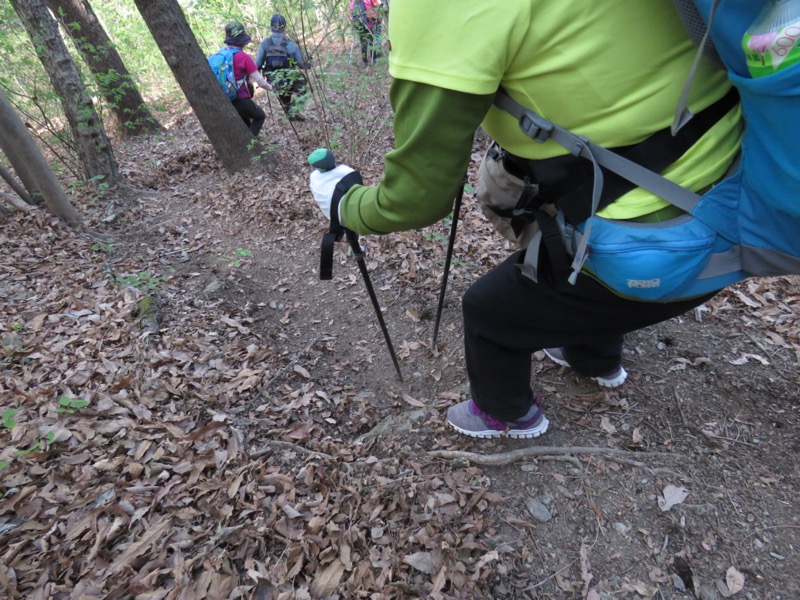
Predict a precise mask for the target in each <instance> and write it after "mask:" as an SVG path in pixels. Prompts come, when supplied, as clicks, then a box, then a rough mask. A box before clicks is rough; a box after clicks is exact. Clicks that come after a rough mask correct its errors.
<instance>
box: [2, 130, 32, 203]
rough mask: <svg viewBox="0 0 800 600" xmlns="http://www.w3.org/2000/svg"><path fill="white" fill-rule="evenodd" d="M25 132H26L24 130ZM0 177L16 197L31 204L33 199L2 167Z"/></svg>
mask: <svg viewBox="0 0 800 600" xmlns="http://www.w3.org/2000/svg"><path fill="white" fill-rule="evenodd" d="M26 131H27V130H26ZM0 177H2V178H3V180H4V181H5V182H6V183H7V184H8V185H9V187H10V188H11V189H12V190H14V191H15V192H16V193H17V196H19V197H20V198H22V199H23V200H24V201H25V203H27V204H33V198H31V197H30V195H29V194H28V192H26V191H25V188H24V187H22V186H21V185H20V184H19V183H17V180H16V179H14V176H13V175H12V174H11V173H9V172H8V171H7V170H5V169H4V168H3V167H0Z"/></svg>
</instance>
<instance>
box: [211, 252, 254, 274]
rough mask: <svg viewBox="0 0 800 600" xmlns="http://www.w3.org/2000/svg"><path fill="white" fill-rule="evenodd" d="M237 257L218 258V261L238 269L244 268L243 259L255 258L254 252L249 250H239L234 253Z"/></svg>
mask: <svg viewBox="0 0 800 600" xmlns="http://www.w3.org/2000/svg"><path fill="white" fill-rule="evenodd" d="M234 254H235V255H236V257H234V258H231V257H229V256H220V257H218V258H217V260H218V261H220V262H224V263H227V264H228V265H229V266H230V267H232V268H234V269H238V268H239V267H241V266H242V260H241V259H242V258H247V257H250V256H253V251H252V250H248V249H247V248H237V249H236V251H235V252H234Z"/></svg>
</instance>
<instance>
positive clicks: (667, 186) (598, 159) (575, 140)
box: [494, 88, 700, 284]
mask: <svg viewBox="0 0 800 600" xmlns="http://www.w3.org/2000/svg"><path fill="white" fill-rule="evenodd" d="M494 105H495V106H497V107H498V108H500V109H502V110H505V111H507V112H509V113H511V114H512V115H514V117H516V118H517V121H518V122H519V126H520V129H522V132H523V133H524V134H525V135H526V136H528V137H529V138H531V139H532V140H534V141H536V142H540V143H544V142H546V141H547V140H552V141H554V142H555V143H556V144H558V145H559V146H561V147H562V148H565V149H566V150H567V151H568V152H569V153H570V154H572V155H573V156H579V157H582V158H585V159H587V160H589V161H590V162H591V163H592V170H593V174H594V177H593V182H592V200H591V208H590V213H589V217H590V218H589V219H588V221H587V225H586V230H585V231H584V233H583V237H582V238H581V240H580V243H579V245H578V247H577V248H576V249H575V255H574V258H573V261H572V264H571V265H570V267H571V269H572V273H571V275H570V276H569V282H570V283H573V284H574V283H575V281H576V279H577V277H578V273H580V271H581V269H582V268H583V264H584V263H585V262H586V259H587V258H588V246H589V236H590V234H591V230H592V219H591V217H592V216H594V214H595V212H597V209H598V207H599V206H600V195H601V193H602V191H603V171H602V170H601V169H600V167H601V166H603V167H605V168H606V169H609V170H610V171H613V172H614V173H617V174H618V175H621V176H622V177H624V178H625V179H628V180H629V181H632V182H633V183H635V184H636V185H637V186H639V187H643V188H645V189H646V190H648V191H650V192H652V193H653V194H655V195H656V196H659V197H661V198H664V199H665V200H667V201H668V202H669V203H670V204H672V205H674V206H677V207H678V208H681V209H683V210H684V211H686V212H687V213H688V212H692V210H693V209H694V207H695V206H696V205H697V203H698V202H699V201H700V196H699V195H698V194H696V193H695V192H692V191H691V190H688V189H686V188H684V187H683V186H680V185H678V184H677V183H674V182H672V181H670V180H669V179H666V178H664V177H662V176H661V175H659V174H658V173H656V172H654V171H651V170H650V169H648V168H646V167H643V166H641V165H639V164H637V163H635V162H633V161H631V160H628V159H627V158H624V157H623V156H620V155H619V154H616V153H615V152H612V151H611V150H608V149H607V148H603V147H602V146H598V145H597V144H595V143H594V142H592V141H591V140H589V139H588V138H586V137H584V136H580V135H577V134H575V133H573V132H571V131H570V130H568V129H565V128H563V127H561V126H559V125H556V124H555V123H553V122H552V121H548V120H547V119H545V118H544V117H542V116H541V115H538V114H536V113H535V112H533V111H531V110H528V109H526V108H525V107H523V106H522V105H521V104H520V103H519V102H517V101H516V100H514V99H513V98H512V97H511V96H509V95H508V93H507V92H506V91H505V90H504V89H503V88H500V89H499V90H498V91H497V94H496V95H495V98H494Z"/></svg>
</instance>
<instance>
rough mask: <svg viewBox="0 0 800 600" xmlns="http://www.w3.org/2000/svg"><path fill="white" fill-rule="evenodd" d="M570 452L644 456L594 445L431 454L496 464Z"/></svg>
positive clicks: (664, 454) (454, 451)
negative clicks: (500, 451)
mask: <svg viewBox="0 0 800 600" xmlns="http://www.w3.org/2000/svg"><path fill="white" fill-rule="evenodd" d="M569 454H606V455H608V456H640V457H641V456H642V455H643V454H644V453H643V452H630V451H628V450H617V449H615V448H600V447H594V446H564V447H560V446H531V447H530V448H519V449H517V450H511V451H509V452H503V453H501V454H478V453H476V452H464V451H461V450H432V451H430V452H428V455H429V456H432V457H434V458H448V459H451V460H452V459H461V460H468V461H470V462H472V463H474V464H476V465H484V466H496V467H501V466H503V465H508V464H511V463H512V462H515V461H518V460H521V459H523V458H528V457H531V456H564V455H569ZM646 456H669V457H671V458H675V455H674V454H671V453H669V452H648V453H647V454H646ZM632 464H634V465H635V466H642V467H643V466H644V464H643V463H641V464H637V463H632Z"/></svg>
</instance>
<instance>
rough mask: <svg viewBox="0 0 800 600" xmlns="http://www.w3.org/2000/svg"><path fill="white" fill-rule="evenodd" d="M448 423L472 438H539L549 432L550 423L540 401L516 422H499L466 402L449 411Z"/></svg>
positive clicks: (474, 405) (468, 401)
mask: <svg viewBox="0 0 800 600" xmlns="http://www.w3.org/2000/svg"><path fill="white" fill-rule="evenodd" d="M447 422H448V423H450V425H452V426H453V428H455V430H456V431H458V432H460V433H463V434H465V435H468V436H470V437H479V438H496V437H500V436H503V435H507V436H508V437H512V438H537V437H539V436H540V435H542V434H543V433H544V432H545V431H547V427H548V425H550V421H548V420H547V417H545V416H544V413H543V412H542V410H541V409H540V408H539V399H538V398H537V401H536V403H535V404H534V405H533V406H532V407H531V408H530V410H529V411H528V412H527V413H526V414H525V415H523V416H522V417H520V418H519V419H517V420H515V421H498V420H497V419H495V418H494V417H492V416H491V415H489V414H487V413H485V412H483V411H482V410H481V409H480V408H478V405H477V404H475V403H474V402H473V401H472V400H465V401H464V402H461V403H459V404H456V405H455V406H451V407H450V408H448V409H447Z"/></svg>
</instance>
